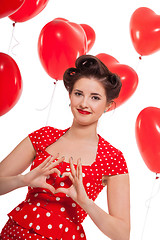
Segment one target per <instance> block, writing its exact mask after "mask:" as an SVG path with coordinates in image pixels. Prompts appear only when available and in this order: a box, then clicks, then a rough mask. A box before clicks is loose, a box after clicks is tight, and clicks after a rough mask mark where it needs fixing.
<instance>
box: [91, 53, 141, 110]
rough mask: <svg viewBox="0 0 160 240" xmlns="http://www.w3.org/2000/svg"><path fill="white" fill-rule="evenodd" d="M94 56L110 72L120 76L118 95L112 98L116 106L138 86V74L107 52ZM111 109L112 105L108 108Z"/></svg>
mask: <svg viewBox="0 0 160 240" xmlns="http://www.w3.org/2000/svg"><path fill="white" fill-rule="evenodd" d="M96 57H97V58H99V59H100V60H101V61H102V62H103V63H104V64H105V65H106V66H107V67H108V69H109V70H110V71H111V72H113V73H116V74H117V75H119V77H120V78H121V81H122V88H121V91H120V94H119V97H118V98H116V99H115V100H114V101H115V103H116V107H118V106H120V105H122V104H123V103H124V102H125V101H127V100H128V99H129V98H130V97H131V96H132V95H133V93H134V92H135V90H136V88H137V86H138V75H137V73H136V72H135V71H134V70H133V68H131V67H129V66H128V65H124V64H120V63H119V62H118V61H117V60H116V59H115V58H114V57H112V56H110V55H108V54H105V53H100V54H98V55H97V56H96ZM113 109H114V106H113V108H110V109H109V110H113Z"/></svg>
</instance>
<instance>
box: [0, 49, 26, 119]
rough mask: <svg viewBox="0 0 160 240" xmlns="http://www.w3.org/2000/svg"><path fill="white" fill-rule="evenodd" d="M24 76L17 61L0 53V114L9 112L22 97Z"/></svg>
mask: <svg viewBox="0 0 160 240" xmlns="http://www.w3.org/2000/svg"><path fill="white" fill-rule="evenodd" d="M21 92H22V78H21V74H20V71H19V68H18V66H17V64H16V62H15V61H14V60H13V58H11V57H10V56H9V55H7V54H5V53H0V116H2V115H4V114H5V113H7V112H8V111H9V110H11V108H13V107H14V105H15V104H16V103H17V101H18V100H19V98H20V95H21Z"/></svg>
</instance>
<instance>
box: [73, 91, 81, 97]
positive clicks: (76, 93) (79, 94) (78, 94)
mask: <svg viewBox="0 0 160 240" xmlns="http://www.w3.org/2000/svg"><path fill="white" fill-rule="evenodd" d="M74 94H75V95H76V96H81V95H82V94H81V93H80V92H75V93H74Z"/></svg>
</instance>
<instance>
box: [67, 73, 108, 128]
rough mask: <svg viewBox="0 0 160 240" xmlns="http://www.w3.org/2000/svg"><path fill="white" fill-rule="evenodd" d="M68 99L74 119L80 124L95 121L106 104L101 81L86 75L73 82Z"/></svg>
mask: <svg viewBox="0 0 160 240" xmlns="http://www.w3.org/2000/svg"><path fill="white" fill-rule="evenodd" d="M70 101H71V110H72V113H73V116H74V120H75V121H76V122H77V123H79V124H81V125H90V124H93V123H97V122H98V119H99V118H100V116H101V115H102V114H103V113H104V111H105V110H107V105H108V104H107V97H106V93H105V89H104V87H103V85H102V83H100V82H99V81H98V80H96V79H94V78H86V77H83V78H80V79H79V80H77V81H76V82H75V84H74V87H73V90H72V92H71V94H70Z"/></svg>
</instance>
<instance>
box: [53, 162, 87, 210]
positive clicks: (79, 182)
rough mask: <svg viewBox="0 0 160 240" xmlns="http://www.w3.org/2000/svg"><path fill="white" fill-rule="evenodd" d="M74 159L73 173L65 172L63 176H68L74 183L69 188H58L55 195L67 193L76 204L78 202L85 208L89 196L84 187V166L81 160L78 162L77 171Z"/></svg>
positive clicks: (71, 165)
mask: <svg viewBox="0 0 160 240" xmlns="http://www.w3.org/2000/svg"><path fill="white" fill-rule="evenodd" d="M72 161H73V159H72V158H70V159H69V162H70V168H71V172H65V173H63V174H62V177H64V176H68V177H69V178H70V180H71V181H72V183H73V184H72V185H71V186H70V187H69V188H58V189H56V190H55V193H59V192H62V193H65V194H67V195H68V196H69V197H71V198H72V199H73V200H74V201H75V202H77V203H78V204H79V205H80V206H83V205H84V204H85V203H86V202H87V201H88V199H89V198H88V196H87V193H86V191H85V188H84V185H83V177H82V164H81V160H80V159H78V160H77V169H75V167H74V165H73V162H72Z"/></svg>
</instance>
